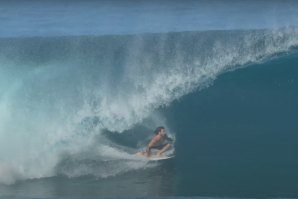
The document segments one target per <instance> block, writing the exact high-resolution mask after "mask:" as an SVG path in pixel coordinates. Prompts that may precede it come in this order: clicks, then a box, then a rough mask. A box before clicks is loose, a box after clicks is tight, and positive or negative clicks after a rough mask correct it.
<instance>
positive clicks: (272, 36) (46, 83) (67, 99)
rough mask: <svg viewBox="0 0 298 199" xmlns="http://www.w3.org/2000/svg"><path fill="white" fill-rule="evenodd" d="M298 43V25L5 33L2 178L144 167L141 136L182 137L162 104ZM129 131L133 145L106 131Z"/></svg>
mask: <svg viewBox="0 0 298 199" xmlns="http://www.w3.org/2000/svg"><path fill="white" fill-rule="evenodd" d="M297 45H298V29H297V28H294V27H288V28H280V29H274V30H273V29H270V30H267V29H266V30H243V31H240V30H225V31H200V32H170V33H154V34H135V35H105V36H65V37H63V36H61V37H26V38H1V39H0V52H1V54H0V66H1V67H0V90H1V92H0V121H1V122H0V183H4V184H11V183H15V182H16V181H18V180H25V179H35V178H44V177H52V176H57V175H66V176H68V177H78V176H85V175H92V176H96V177H99V178H106V177H109V176H114V175H118V174H119V173H123V172H127V171H130V170H135V169H140V168H144V167H147V166H148V164H146V163H145V162H142V161H137V160H136V159H135V157H134V156H133V155H132V154H133V153H135V152H136V151H138V150H140V149H141V148H142V146H143V144H144V143H143V142H141V141H140V140H144V139H147V138H148V137H150V136H151V133H152V132H150V131H152V130H153V129H154V128H155V127H156V126H158V125H165V126H166V128H167V129H169V131H170V133H171V134H173V135H174V134H175V129H173V127H171V125H169V124H167V120H166V118H165V116H164V115H163V114H162V113H161V112H160V111H159V109H160V108H162V107H169V106H171V103H172V102H173V101H175V100H179V99H180V98H181V97H183V96H185V95H187V94H189V93H192V92H200V91H201V90H202V89H206V88H208V87H209V86H212V83H213V82H214V80H215V79H216V78H217V77H218V76H220V75H221V74H224V73H226V72H231V71H234V70H237V69H239V68H243V67H249V66H251V65H252V64H254V63H260V62H266V61H268V60H271V59H276V58H278V57H279V56H282V55H284V54H287V53H291V52H294V51H295V50H296V47H297ZM136 127H137V128H138V129H140V131H139V132H137V131H136V130H135V129H136ZM123 132H130V136H131V140H130V142H124V141H123V142H121V141H120V142H116V141H115V139H111V137H112V136H109V135H110V134H116V135H117V134H121V133H123ZM150 166H154V165H150Z"/></svg>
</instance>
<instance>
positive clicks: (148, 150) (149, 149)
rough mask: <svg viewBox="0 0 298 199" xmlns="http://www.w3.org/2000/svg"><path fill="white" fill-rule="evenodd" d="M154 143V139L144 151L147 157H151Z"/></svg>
mask: <svg viewBox="0 0 298 199" xmlns="http://www.w3.org/2000/svg"><path fill="white" fill-rule="evenodd" d="M155 143H156V140H155V139H154V138H153V139H152V140H151V141H150V142H149V144H148V146H147V149H146V153H147V156H148V157H149V156H150V155H151V148H152V147H153V146H154V144H155Z"/></svg>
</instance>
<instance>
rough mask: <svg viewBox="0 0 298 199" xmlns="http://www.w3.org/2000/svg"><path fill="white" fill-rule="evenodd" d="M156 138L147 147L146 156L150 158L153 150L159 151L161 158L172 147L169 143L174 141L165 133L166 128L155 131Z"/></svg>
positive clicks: (158, 128) (158, 154)
mask: <svg viewBox="0 0 298 199" xmlns="http://www.w3.org/2000/svg"><path fill="white" fill-rule="evenodd" d="M154 133H155V136H154V137H153V138H152V139H151V141H150V142H149V144H148V145H147V148H146V151H145V152H144V155H146V156H147V157H150V155H151V149H158V150H159V151H158V152H157V154H156V155H157V156H161V155H162V154H163V153H164V152H165V151H166V150H168V149H169V148H170V147H171V144H170V143H169V142H172V141H173V139H171V138H169V137H168V136H167V134H166V132H165V128H164V127H162V126H161V127H157V128H156V130H155V131H154Z"/></svg>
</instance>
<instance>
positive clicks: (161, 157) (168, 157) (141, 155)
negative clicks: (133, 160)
mask: <svg viewBox="0 0 298 199" xmlns="http://www.w3.org/2000/svg"><path fill="white" fill-rule="evenodd" d="M136 156H139V157H142V158H144V159H147V160H150V161H158V160H167V159H171V158H173V157H175V156H174V155H161V156H157V155H151V156H150V157H147V156H146V155H144V154H143V153H142V152H138V153H136Z"/></svg>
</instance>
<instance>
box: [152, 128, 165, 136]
mask: <svg viewBox="0 0 298 199" xmlns="http://www.w3.org/2000/svg"><path fill="white" fill-rule="evenodd" d="M161 129H165V127H163V126H159V127H157V128H156V129H155V131H154V133H155V134H156V135H157V134H158V133H159V132H160V131H161Z"/></svg>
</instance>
